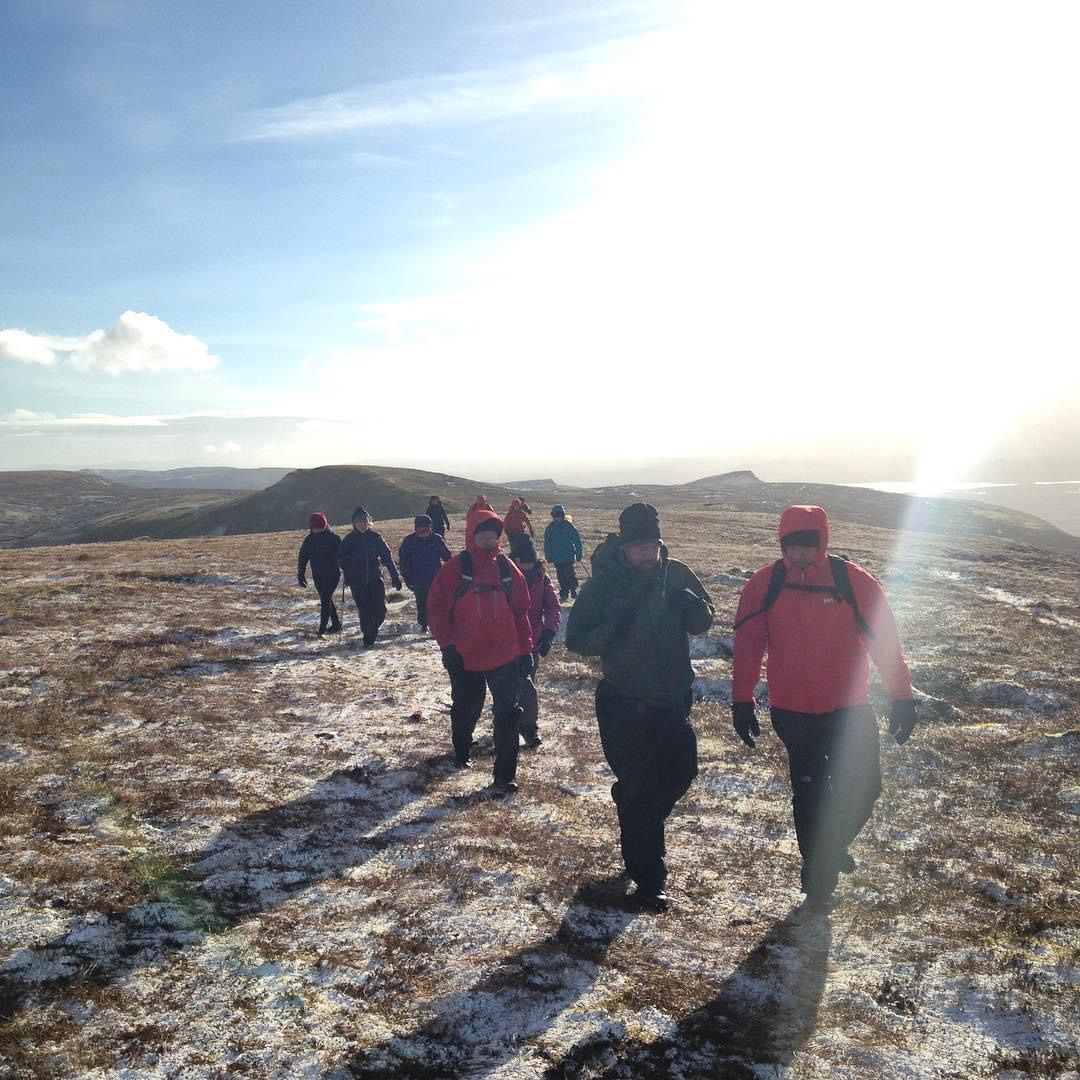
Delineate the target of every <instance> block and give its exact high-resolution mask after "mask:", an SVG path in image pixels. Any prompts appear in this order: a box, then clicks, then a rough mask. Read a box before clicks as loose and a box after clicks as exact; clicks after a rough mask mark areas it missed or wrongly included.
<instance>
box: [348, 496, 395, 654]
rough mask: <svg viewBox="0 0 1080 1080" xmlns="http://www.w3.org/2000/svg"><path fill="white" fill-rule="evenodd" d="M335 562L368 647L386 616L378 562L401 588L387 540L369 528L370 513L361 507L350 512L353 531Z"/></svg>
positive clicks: (373, 641)
mask: <svg viewBox="0 0 1080 1080" xmlns="http://www.w3.org/2000/svg"><path fill="white" fill-rule="evenodd" d="M337 561H338V565H339V566H340V567H341V569H342V572H343V573H344V574H345V583H346V584H347V585H348V586H349V591H350V592H351V593H352V598H353V601H354V602H355V603H356V611H357V614H358V615H359V616H360V632H361V634H363V637H364V645H365V646H367V647H368V648H370V647H371V646H372V645H374V644H375V639H376V638H377V637H378V636H379V627H380V626H382V624H383V621H384V620H385V619H386V589H385V587H384V586H383V580H382V570H381V568H380V566H379V564H380V563H382V565H383V566H385V567H386V569H387V570H388V571H389V573H390V580H391V581H392V582H393V585H394V588H395V589H400V588H401V578H400V577H399V576H398V572H397V567H396V566H395V565H394V559H393V557H392V556H391V554H390V549H389V548H388V547H387V546H386V541H385V540H383V538H382V537H381V536H380V535H379V534H378V533H377V532H376V531H375V530H374V529H373V528H372V527H371V515H370V514H369V513H368V512H367V511H366V510H365V509H364V508H363V507H362V506H358V507H357V508H356V509H355V510H354V511H353V515H352V532H350V533H349V535H348V536H346V537H345V538H344V539H343V540H342V541H341V547H339V548H338V555H337Z"/></svg>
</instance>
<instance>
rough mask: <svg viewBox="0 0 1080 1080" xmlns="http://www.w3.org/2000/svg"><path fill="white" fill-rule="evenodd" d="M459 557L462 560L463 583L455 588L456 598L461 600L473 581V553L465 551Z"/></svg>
mask: <svg viewBox="0 0 1080 1080" xmlns="http://www.w3.org/2000/svg"><path fill="white" fill-rule="evenodd" d="M458 558H459V559H460V560H461V584H460V585H458V587H457V588H456V589H455V590H454V599H455V600H460V599H461V597H463V596H464V595H465V594H466V593H467V592H468V591H469V586H471V585H472V582H473V576H472V555H470V554H469V552H468V551H463V552H461V554H460V555H458Z"/></svg>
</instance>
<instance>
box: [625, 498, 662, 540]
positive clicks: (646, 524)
mask: <svg viewBox="0 0 1080 1080" xmlns="http://www.w3.org/2000/svg"><path fill="white" fill-rule="evenodd" d="M661 538H662V536H661V531H660V515H659V514H658V513H657V510H656V507H655V506H650V505H649V503H633V504H631V505H630V506H628V507H627V508H626V509H625V510H624V511H623V512H622V513H621V514H620V515H619V539H620V540H621V541H622V542H623V543H624V544H633V543H634V542H635V541H637V540H660V539H661Z"/></svg>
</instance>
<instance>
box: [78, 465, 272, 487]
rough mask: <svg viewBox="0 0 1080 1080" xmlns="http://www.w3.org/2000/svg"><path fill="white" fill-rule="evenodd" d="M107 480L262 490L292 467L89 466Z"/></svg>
mask: <svg viewBox="0 0 1080 1080" xmlns="http://www.w3.org/2000/svg"><path fill="white" fill-rule="evenodd" d="M84 471H85V472H91V473H96V474H97V475H98V476H104V477H105V478H106V479H108V480H115V481H116V482H117V483H120V484H130V485H131V486H132V487H142V488H183V489H188V490H193V491H195V490H199V491H218V490H220V491H261V490H262V489H263V488H268V487H270V486H271V485H272V484H276V483H277V482H278V481H279V480H280V479H282V477H284V476H288V474H289V473H290V472H292V471H293V470H292V469H274V468H259V469H237V468H231V467H228V466H212V465H211V466H199V467H196V468H189V469H86V470H84Z"/></svg>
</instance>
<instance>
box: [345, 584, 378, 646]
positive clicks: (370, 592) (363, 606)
mask: <svg viewBox="0 0 1080 1080" xmlns="http://www.w3.org/2000/svg"><path fill="white" fill-rule="evenodd" d="M349 592H351V593H352V598H353V600H354V601H355V603H356V611H357V614H358V615H359V616H360V633H361V634H363V635H364V644H365V645H372V644H374V642H375V639H376V638H377V637H378V636H379V627H380V626H382V624H383V621H384V620H385V619H386V589H385V588H384V587H383V583H382V578H381V577H380V578H375V579H374V580H373V581H369V582H366V583H365V582H360V583H359V584H358V585H352V584H350V585H349Z"/></svg>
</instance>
